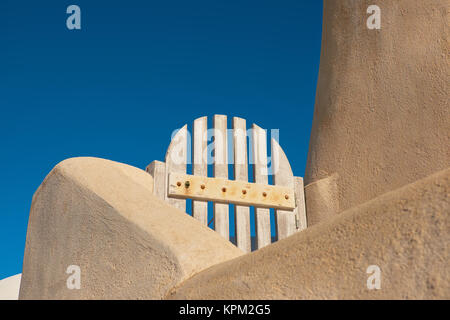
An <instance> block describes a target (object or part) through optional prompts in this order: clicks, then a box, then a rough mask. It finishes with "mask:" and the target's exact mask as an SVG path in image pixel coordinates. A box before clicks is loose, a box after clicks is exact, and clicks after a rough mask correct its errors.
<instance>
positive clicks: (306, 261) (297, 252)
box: [168, 169, 450, 299]
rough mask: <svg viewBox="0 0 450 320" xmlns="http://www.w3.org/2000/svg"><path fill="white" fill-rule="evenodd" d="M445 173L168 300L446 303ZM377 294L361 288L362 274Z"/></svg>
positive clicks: (449, 194) (449, 295) (197, 281)
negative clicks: (374, 274)
mask: <svg viewBox="0 0 450 320" xmlns="http://www.w3.org/2000/svg"><path fill="white" fill-rule="evenodd" d="M449 198H450V169H447V170H445V171H441V172H438V173H436V174H434V175H432V176H429V177H427V178H425V179H422V180H420V181H417V182H415V183H412V184H409V185H406V186H404V187H402V188H400V189H399V190H396V191H393V192H389V193H386V194H384V195H382V196H380V197H377V198H375V199H373V200H371V201H369V202H367V203H365V204H362V205H360V206H357V207H355V208H352V209H349V210H347V211H345V212H343V213H342V214H340V215H338V216H337V217H336V218H335V219H331V220H328V221H325V222H323V223H319V224H317V225H315V226H313V227H311V228H308V229H306V230H304V231H302V232H300V233H296V234H295V235H293V236H291V237H288V238H286V239H283V240H281V241H278V242H276V243H274V244H272V245H270V246H267V247H265V248H263V249H260V250H258V251H255V252H253V253H251V254H248V255H245V256H242V257H239V258H237V259H234V260H232V261H228V262H224V263H221V264H219V265H216V266H213V267H211V268H209V269H207V270H205V271H202V272H200V273H198V274H197V275H195V276H194V277H192V278H191V279H189V280H187V281H185V282H184V283H183V284H182V285H181V286H180V287H178V288H177V290H175V291H173V292H172V293H171V295H169V296H168V297H169V298H172V299H438V298H440V299H450V269H449V268H448V264H449V251H450V249H449V246H448V244H449V243H450V215H449V212H450V201H449ZM370 265H377V266H378V267H379V268H380V269H381V289H379V290H369V289H368V288H367V279H368V277H369V274H367V273H366V271H367V268H368V266H370Z"/></svg>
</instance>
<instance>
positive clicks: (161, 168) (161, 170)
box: [146, 160, 166, 200]
mask: <svg viewBox="0 0 450 320" xmlns="http://www.w3.org/2000/svg"><path fill="white" fill-rule="evenodd" d="M146 171H147V172H148V173H149V174H150V175H151V176H152V177H153V194H154V195H155V196H157V197H158V198H159V199H161V200H164V198H165V191H166V190H165V188H164V186H165V183H166V164H165V163H164V162H162V161H158V160H155V161H153V162H152V163H150V164H149V165H148V166H147V168H146Z"/></svg>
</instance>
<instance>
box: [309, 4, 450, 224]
mask: <svg viewBox="0 0 450 320" xmlns="http://www.w3.org/2000/svg"><path fill="white" fill-rule="evenodd" d="M369 5H378V6H379V7H380V9H381V29H380V30H369V29H368V28H367V27H366V21H367V18H368V17H369V16H370V15H369V14H367V13H366V10H367V8H368V7H369ZM448 10H449V1H448V0H395V1H393V0H370V1H367V0H339V1H336V0H325V1H324V16H323V21H324V25H323V35H322V53H321V60H320V71H319V80H318V86H317V96H316V105H315V111H314V120H313V127H312V132H311V140H310V147H309V154H308V163H307V167H306V173H305V185H308V184H311V183H313V182H317V181H318V180H320V179H324V178H327V177H329V176H331V175H335V176H337V177H338V180H337V186H338V188H337V195H336V196H333V197H331V196H330V197H329V198H332V199H333V201H334V199H335V198H337V199H338V204H336V203H333V204H331V205H329V206H328V207H336V206H337V207H338V208H339V209H338V211H343V210H346V209H348V208H351V207H353V206H355V205H358V204H361V203H364V202H366V201H368V200H370V199H372V198H374V197H377V196H379V195H381V194H383V193H385V192H387V191H391V190H395V189H397V188H399V187H401V186H403V185H405V184H408V183H411V182H414V181H416V180H418V179H421V178H424V177H426V176H427V175H430V174H432V173H434V172H437V171H439V170H443V169H445V168H447V167H449V166H450V147H449V146H450V120H449V119H450V107H449V99H448V95H449V83H450V73H449V52H450V46H449V39H450V37H449V27H448V21H449V18H448ZM317 191H318V189H317V188H310V189H309V190H308V187H307V188H306V201H307V207H308V208H307V210H308V220H309V225H312V224H314V223H317V222H319V221H323V220H326V219H327V217H330V216H332V215H334V214H335V213H336V212H332V210H331V211H330V212H328V213H327V211H323V210H322V211H321V210H320V207H317V204H318V200H317V199H320V197H321V195H320V194H319V193H317ZM319 191H320V190H319ZM322 207H323V205H322Z"/></svg>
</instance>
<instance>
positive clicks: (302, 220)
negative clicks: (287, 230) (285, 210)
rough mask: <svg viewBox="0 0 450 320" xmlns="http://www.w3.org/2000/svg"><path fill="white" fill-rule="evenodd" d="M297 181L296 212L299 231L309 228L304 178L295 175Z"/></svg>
mask: <svg viewBox="0 0 450 320" xmlns="http://www.w3.org/2000/svg"><path fill="white" fill-rule="evenodd" d="M294 183H295V189H294V192H295V204H296V208H295V214H296V220H297V224H296V225H297V231H302V230H304V229H306V228H307V222H306V206H305V187H304V185H303V178H301V177H294Z"/></svg>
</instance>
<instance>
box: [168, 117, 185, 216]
mask: <svg viewBox="0 0 450 320" xmlns="http://www.w3.org/2000/svg"><path fill="white" fill-rule="evenodd" d="M186 164H187V125H184V127H182V128H181V129H180V130H178V132H177V133H176V135H175V136H174V137H173V138H172V141H171V142H170V145H169V148H168V149H167V153H166V174H165V183H164V188H165V189H164V194H165V196H164V197H165V199H166V202H168V203H169V204H171V205H173V206H174V207H177V208H178V209H180V210H182V211H184V212H186V200H184V199H174V198H169V197H168V196H167V188H168V175H169V173H170V172H177V173H186Z"/></svg>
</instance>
